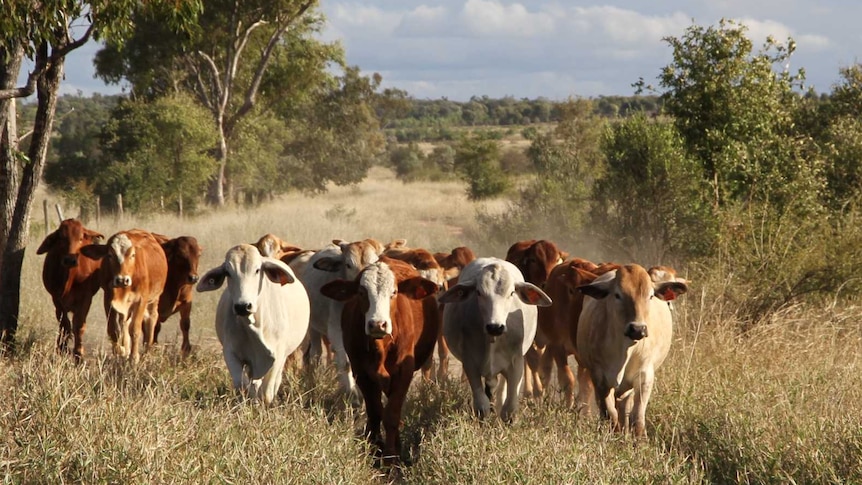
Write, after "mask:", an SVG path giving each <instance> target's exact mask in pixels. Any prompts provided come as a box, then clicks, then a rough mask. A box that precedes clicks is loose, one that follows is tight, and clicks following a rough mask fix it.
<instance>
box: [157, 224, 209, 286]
mask: <svg viewBox="0 0 862 485" xmlns="http://www.w3.org/2000/svg"><path fill="white" fill-rule="evenodd" d="M161 245H162V249H163V250H164V251H165V258H166V259H167V260H168V267H169V268H171V270H172V271H176V272H177V274H179V275H183V277H184V278H185V280H186V281H185V283H187V284H195V283H197V282H198V280H200V277H199V276H198V262H199V261H200V258H201V253H203V249H202V248H201V247H200V245H198V241H197V239H195V238H193V237H191V236H180V237H178V238H174V239H169V240H168V241H165V242H163V243H161Z"/></svg>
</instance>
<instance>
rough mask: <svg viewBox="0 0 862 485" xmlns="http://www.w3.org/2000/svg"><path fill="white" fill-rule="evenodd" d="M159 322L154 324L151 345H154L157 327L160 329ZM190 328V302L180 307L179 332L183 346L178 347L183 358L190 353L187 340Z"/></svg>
mask: <svg viewBox="0 0 862 485" xmlns="http://www.w3.org/2000/svg"><path fill="white" fill-rule="evenodd" d="M161 325H162V324H161V323H160V322H158V321H157V322H156V335H154V336H153V343H155V341H156V340H155V337H156V336H157V335H158V330H159V327H161ZM191 328H192V302H186V303H183V304H182V305H180V332H182V334H183V345H182V347H180V352H181V354H182V356H183V357H187V356H188V355H189V354H190V353H191V351H192V343H191V341H190V340H189V331H190V330H191Z"/></svg>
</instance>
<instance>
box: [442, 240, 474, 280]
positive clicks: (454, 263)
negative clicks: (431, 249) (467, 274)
mask: <svg viewBox="0 0 862 485" xmlns="http://www.w3.org/2000/svg"><path fill="white" fill-rule="evenodd" d="M434 259H436V260H437V263H438V264H439V265H440V266H442V267H443V273H444V274H445V275H446V281H447V282H448V281H449V280H451V279H452V278H457V277H458V275H459V274H461V270H462V269H464V266H467V265H468V264H470V262H471V261H473V260H474V259H476V254H475V253H473V250H472V249H470V248H468V247H467V246H459V247H457V248H455V249H453V250H452V251H451V252H449V253H434Z"/></svg>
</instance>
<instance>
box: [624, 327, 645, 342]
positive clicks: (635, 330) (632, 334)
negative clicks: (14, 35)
mask: <svg viewBox="0 0 862 485" xmlns="http://www.w3.org/2000/svg"><path fill="white" fill-rule="evenodd" d="M648 334H649V332H647V326H646V324H644V323H630V324H628V325H626V337H628V338H630V339H632V340H640V339H642V338H646V337H647V335H648Z"/></svg>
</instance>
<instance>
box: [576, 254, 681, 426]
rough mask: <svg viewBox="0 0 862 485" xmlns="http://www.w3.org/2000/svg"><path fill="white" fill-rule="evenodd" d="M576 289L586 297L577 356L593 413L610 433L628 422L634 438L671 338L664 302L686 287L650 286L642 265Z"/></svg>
mask: <svg viewBox="0 0 862 485" xmlns="http://www.w3.org/2000/svg"><path fill="white" fill-rule="evenodd" d="M578 289H579V290H580V291H582V292H583V293H584V294H585V295H587V297H588V298H585V299H584V306H583V310H582V311H581V316H580V319H579V322H578V336H577V347H578V357H579V359H580V362H581V364H582V365H584V366H585V367H586V368H588V369H589V371H590V377H591V379H592V381H593V385H594V386H595V392H596V403H597V404H598V406H599V411H600V413H601V415H602V416H603V417H605V418H607V419H609V420H610V422H611V425H612V426H613V427H614V428H615V429H617V430H621V431H626V430H628V428H629V423H630V421H631V426H632V428H634V434H635V436H638V437H643V436H646V408H647V404H648V403H649V399H650V395H651V393H652V386H653V382H654V381H655V371H656V370H657V369H658V367H659V366H660V365H661V364H662V362H664V360H665V358H666V357H667V354H668V352H669V351H670V345H671V340H672V334H673V319H672V316H671V311H670V309H669V307H668V305H667V304H665V301H671V300H673V299H675V298H676V297H677V296H679V295H681V294H683V293H685V292H686V291H688V286H687V285H686V284H685V283H683V282H680V281H666V282H662V283H655V282H653V281H652V279H651V278H650V276H649V274H647V272H646V270H645V269H644V268H643V267H641V266H638V265H636V264H632V265H627V266H622V267H620V268H619V269H617V270H616V271H610V272H608V273H606V274H604V275H602V276H600V277H598V278H596V279H595V280H593V282H592V283H590V284H588V285H584V286H581V287H579V288H578ZM609 295H613V296H612V297H609ZM632 414H633V415H634V416H631V415H632Z"/></svg>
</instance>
